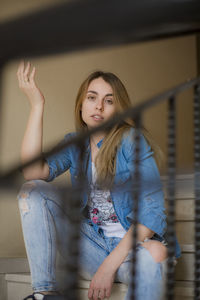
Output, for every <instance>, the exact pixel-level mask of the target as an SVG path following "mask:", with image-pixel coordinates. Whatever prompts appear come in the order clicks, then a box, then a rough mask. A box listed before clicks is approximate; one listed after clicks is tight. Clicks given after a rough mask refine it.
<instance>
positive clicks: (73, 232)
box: [64, 140, 85, 300]
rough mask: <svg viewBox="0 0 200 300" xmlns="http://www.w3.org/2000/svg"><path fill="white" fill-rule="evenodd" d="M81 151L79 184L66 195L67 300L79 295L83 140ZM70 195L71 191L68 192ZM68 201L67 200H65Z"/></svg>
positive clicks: (76, 297)
mask: <svg viewBox="0 0 200 300" xmlns="http://www.w3.org/2000/svg"><path fill="white" fill-rule="evenodd" d="M78 148H79V151H80V155H79V166H80V167H79V174H78V184H77V186H76V187H75V188H73V189H72V190H71V193H72V194H71V195H69V194H68V195H66V197H67V198H68V200H69V201H70V203H68V204H67V206H68V207H69V210H70V212H69V221H70V233H69V235H70V236H68V243H69V246H68V253H67V258H66V266H65V267H66V271H67V276H66V281H65V287H64V295H65V298H66V299H67V300H77V299H79V295H78V270H79V254H80V249H79V248H80V247H79V241H80V226H81V219H82V218H81V210H80V203H81V198H82V194H83V189H84V185H85V174H84V170H83V159H84V149H85V148H84V142H83V141H82V140H81V141H80V142H79V143H78ZM67 192H68V193H69V191H67ZM65 201H66V198H65Z"/></svg>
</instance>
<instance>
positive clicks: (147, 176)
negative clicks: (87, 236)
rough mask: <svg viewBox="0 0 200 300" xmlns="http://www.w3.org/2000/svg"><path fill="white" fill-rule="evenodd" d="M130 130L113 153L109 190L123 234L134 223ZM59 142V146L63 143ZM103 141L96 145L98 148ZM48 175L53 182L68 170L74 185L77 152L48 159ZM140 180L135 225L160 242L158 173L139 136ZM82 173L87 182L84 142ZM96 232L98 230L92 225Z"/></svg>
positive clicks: (162, 221)
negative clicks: (115, 152)
mask: <svg viewBox="0 0 200 300" xmlns="http://www.w3.org/2000/svg"><path fill="white" fill-rule="evenodd" d="M134 132H135V130H134V128H131V129H130V130H129V131H128V132H127V133H126V134H124V136H123V138H122V141H121V144H120V146H119V147H118V150H117V159H116V175H115V178H114V186H113V187H112V188H111V190H110V192H111V198H112V202H113V205H114V209H115V212H116V215H117V217H118V220H119V221H120V223H121V225H122V226H123V227H124V229H125V230H126V231H127V230H128V229H129V227H130V225H131V223H132V222H133V220H134V214H133V205H134V199H133V179H134V178H133V176H134V160H135V144H134V143H133V136H134ZM75 135H76V133H69V134H67V135H66V136H65V137H64V140H63V141H67V140H70V138H72V137H74V136H75ZM63 141H61V143H63ZM102 142H103V140H101V141H100V142H99V143H98V145H97V146H98V147H99V148H100V147H101V145H102ZM46 160H47V163H48V165H49V169H50V174H49V178H48V179H47V181H51V180H53V179H54V178H55V177H57V176H59V175H60V174H62V173H63V172H65V171H66V170H68V169H70V173H71V181H72V185H73V186H76V185H78V174H79V149H78V148H77V147H76V146H74V145H73V146H70V147H68V148H66V149H64V150H62V151H60V152H59V153H57V154H55V155H52V156H50V157H48V158H47V159H46ZM139 169H140V178H141V189H140V197H139V210H138V212H139V213H138V222H139V223H141V224H143V225H145V226H146V227H148V228H149V229H151V230H152V231H154V232H155V236H154V237H153V238H155V239H157V240H160V241H162V240H163V239H164V234H165V233H166V215H165V208H164V195H163V191H162V184H161V180H160V175H159V171H158V168H157V165H156V163H155V160H154V157H153V152H152V150H151V147H150V146H149V144H148V143H147V141H146V140H145V138H144V136H143V135H142V134H140V163H139ZM84 170H85V174H86V178H87V182H88V187H89V183H90V182H91V177H92V171H91V152H90V146H89V140H87V141H86V143H85V153H84ZM87 199H88V195H87V193H86V192H85V193H84V194H83V199H82V207H81V208H82V210H83V209H84V208H85V207H86V205H87ZM93 225H94V228H95V230H96V232H98V230H99V228H98V226H97V225H95V224H93ZM175 254H176V257H180V254H181V251H180V247H179V244H178V242H177V241H176V253H175Z"/></svg>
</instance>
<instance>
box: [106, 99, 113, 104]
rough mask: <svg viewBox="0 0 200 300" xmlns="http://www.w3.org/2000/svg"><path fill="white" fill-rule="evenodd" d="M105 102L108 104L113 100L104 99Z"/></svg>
mask: <svg viewBox="0 0 200 300" xmlns="http://www.w3.org/2000/svg"><path fill="white" fill-rule="evenodd" d="M105 102H106V103H108V104H113V100H112V99H105Z"/></svg>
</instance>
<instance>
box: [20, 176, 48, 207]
mask: <svg viewBox="0 0 200 300" xmlns="http://www.w3.org/2000/svg"><path fill="white" fill-rule="evenodd" d="M45 185H46V183H45V182H44V181H43V180H30V181H27V182H25V183H24V184H23V185H22V187H21V189H20V191H19V193H18V196H17V199H18V202H19V207H20V210H21V211H22V212H23V213H25V212H27V210H28V203H27V201H29V202H30V201H31V199H32V198H34V201H35V200H36V199H37V198H38V199H39V197H35V196H34V197H32V195H33V192H36V193H39V192H40V190H41V189H42V187H43V186H45ZM35 198H36V199H35Z"/></svg>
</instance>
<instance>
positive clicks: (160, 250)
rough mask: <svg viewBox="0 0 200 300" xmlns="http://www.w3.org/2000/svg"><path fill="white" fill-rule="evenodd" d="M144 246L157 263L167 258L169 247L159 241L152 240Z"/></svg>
mask: <svg viewBox="0 0 200 300" xmlns="http://www.w3.org/2000/svg"><path fill="white" fill-rule="evenodd" d="M142 246H143V247H144V248H146V249H147V250H148V251H149V253H150V254H151V256H152V257H153V259H154V260H155V262H162V261H164V260H165V259H166V258H167V247H166V246H165V245H163V244H162V243H161V242H159V241H154V240H150V241H147V242H144V243H143V244H142Z"/></svg>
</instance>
